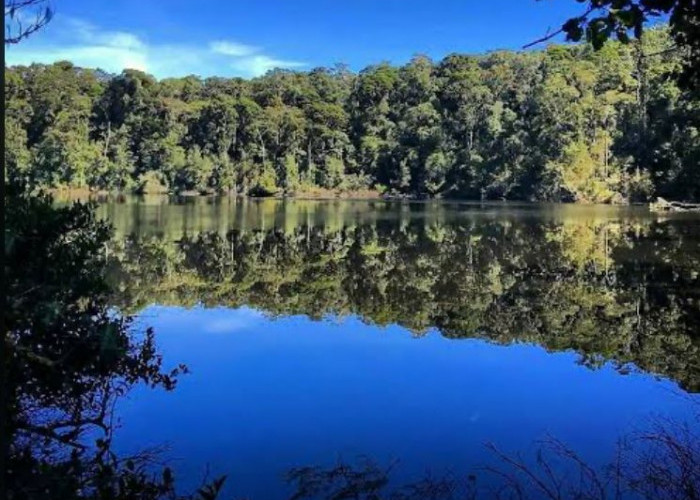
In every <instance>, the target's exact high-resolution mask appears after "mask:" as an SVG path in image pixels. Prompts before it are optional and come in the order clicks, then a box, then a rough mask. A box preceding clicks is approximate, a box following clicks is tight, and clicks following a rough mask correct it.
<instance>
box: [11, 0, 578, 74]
mask: <svg viewBox="0 0 700 500" xmlns="http://www.w3.org/2000/svg"><path fill="white" fill-rule="evenodd" d="M51 4H52V6H53V7H54V10H55V12H56V15H55V18H54V20H53V21H52V22H51V23H50V24H49V26H47V27H46V29H45V30H43V31H41V32H39V33H37V34H36V35H34V36H33V37H31V38H30V39H28V40H26V41H25V42H23V43H21V44H19V45H17V46H11V47H9V48H8V49H7V50H6V63H7V64H8V65H13V64H29V63H31V62H43V63H50V62H53V61H57V60H61V59H67V60H70V61H72V62H74V63H75V64H77V65H80V66H86V67H100V68H102V69H104V70H107V71H110V72H119V71H121V70H122V69H124V68H126V67H131V68H137V69H142V70H144V71H147V72H149V73H152V74H154V75H155V76H157V77H159V78H164V77H169V76H184V75H188V74H197V75H200V76H202V77H206V76H212V75H218V76H243V77H252V76H257V75H260V74H264V73H265V72H266V71H267V70H269V69H272V68H274V67H284V68H291V69H311V68H314V67H317V66H332V65H333V64H335V63H346V64H348V65H349V66H350V67H351V69H353V70H360V69H362V68H363V67H365V66H367V65H369V64H373V63H377V62H381V61H389V62H391V63H394V64H402V63H404V62H406V61H407V60H409V59H410V57H411V56H412V55H414V54H417V53H421V54H427V55H429V56H430V57H432V58H434V59H440V58H442V57H444V56H445V55H447V54H449V53H452V52H465V53H479V52H486V51H489V50H495V49H502V48H507V49H518V48H520V47H522V46H523V45H524V44H526V43H527V42H530V41H532V40H534V39H536V38H539V37H540V36H542V35H543V34H544V33H545V32H546V31H547V29H548V28H550V27H551V28H552V29H555V28H557V27H559V26H560V25H561V23H562V22H563V21H564V20H565V19H567V18H568V17H570V16H572V15H575V14H577V13H579V11H580V9H581V4H579V3H577V2H576V1H574V0H480V1H476V0H433V1H426V0H344V1H338V0H336V1H332V0H286V1H285V0H267V1H265V0H228V1H227V0H200V1H192V0H113V1H101V0H100V1H94V0H51Z"/></svg>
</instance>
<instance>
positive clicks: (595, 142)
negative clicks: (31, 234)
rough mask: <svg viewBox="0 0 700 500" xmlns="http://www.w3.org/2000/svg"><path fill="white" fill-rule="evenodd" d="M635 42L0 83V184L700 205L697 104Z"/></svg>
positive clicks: (668, 57)
mask: <svg viewBox="0 0 700 500" xmlns="http://www.w3.org/2000/svg"><path fill="white" fill-rule="evenodd" d="M672 46H673V43H672V41H671V39H670V38H669V36H668V33H667V30H666V29H664V28H660V29H654V30H650V31H649V32H647V33H645V35H644V38H643V40H642V42H641V43H638V42H634V43H630V44H629V45H623V44H620V43H617V42H608V43H607V44H606V46H605V47H603V48H602V49H601V50H600V51H597V52H596V51H594V50H593V49H592V48H590V47H589V46H587V45H568V46H556V45H555V46H550V47H548V48H547V49H546V50H542V51H534V52H509V51H498V52H492V53H489V54H486V55H479V56H471V55H461V54H453V55H449V56H447V57H445V58H444V59H443V60H441V61H440V62H437V63H434V62H432V61H431V60H430V59H428V58H427V57H424V56H416V57H414V58H413V59H412V60H411V61H410V62H409V63H408V64H406V65H404V66H401V67H395V66H391V65H389V64H385V63H382V64H378V65H375V66H370V67H368V68H366V69H364V70H363V71H361V72H360V73H359V74H354V73H352V72H350V71H349V70H348V69H347V68H346V67H344V66H336V67H335V68H332V69H328V68H317V69H313V70H311V71H309V72H297V71H285V70H275V71H271V72H269V73H268V74H266V75H265V76H263V77H259V78H254V79H252V80H244V79H241V78H218V77H213V78H207V79H204V80H202V79H200V78H198V77H195V76H188V77H185V78H168V79H163V80H160V81H158V80H156V79H155V78H153V77H152V76H150V75H147V74H145V73H143V72H140V71H136V70H125V71H124V72H123V73H122V74H120V75H117V76H115V75H109V74H106V73H104V72H101V71H99V70H91V69H83V68H78V67H75V66H73V65H72V64H71V63H69V62H58V63H55V64H52V65H41V64H34V65H31V66H28V67H24V66H17V67H11V68H6V69H5V99H6V116H5V126H6V135H5V148H6V149H5V161H6V166H7V169H6V174H5V175H6V177H7V180H14V179H16V180H20V181H22V182H28V183H30V184H31V185H34V186H42V187H69V188H88V187H89V188H92V189H102V190H122V191H130V190H137V191H138V190H141V191H150V192H153V191H171V192H183V191H198V192H214V191H235V192H238V193H246V194H258V195H271V194H277V193H286V194H291V193H298V192H302V191H310V190H313V189H316V188H325V189H333V190H359V189H368V188H369V189H374V190H377V191H380V192H385V193H390V194H397V195H413V196H426V197H434V196H443V197H461V198H471V199H504V198H505V199H522V200H565V201H592V202H617V201H635V200H644V199H648V198H650V197H652V196H657V195H660V196H665V197H668V198H673V199H687V200H693V199H694V200H697V199H700V98H699V96H698V95H695V94H693V93H692V92H691V91H683V90H681V89H679V87H678V86H677V84H676V83H675V79H674V75H675V73H676V72H677V70H678V68H679V67H680V63H681V62H682V61H681V57H682V54H680V53H678V52H675V51H673V50H670V51H669V48H671V47H672Z"/></svg>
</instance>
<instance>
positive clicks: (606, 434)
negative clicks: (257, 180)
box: [99, 198, 700, 498]
mask: <svg viewBox="0 0 700 500" xmlns="http://www.w3.org/2000/svg"><path fill="white" fill-rule="evenodd" d="M99 211H100V214H101V216H103V217H105V218H106V219H108V220H110V221H111V222H113V224H114V225H115V227H116V237H115V241H114V244H113V246H112V247H111V248H110V249H109V252H110V256H111V258H112V260H113V263H112V273H111V279H112V280H113V282H114V284H115V286H116V289H117V290H118V293H117V294H116V295H115V297H114V303H115V306H118V307H119V308H121V309H122V310H124V311H127V312H130V313H135V314H137V316H138V325H139V326H153V327H154V328H155V330H156V332H157V339H158V344H159V346H160V348H161V350H162V351H163V353H164V359H165V364H166V365H168V364H176V363H180V362H183V363H186V364H187V365H188V366H189V368H190V370H191V372H192V373H191V374H190V375H188V376H185V377H183V378H182V379H181V382H180V385H179V386H178V388H177V389H176V390H175V391H174V392H171V393H164V392H154V391H147V390H138V391H135V392H133V393H132V394H131V395H130V396H129V398H128V399H127V400H126V401H124V402H123V404H122V405H121V407H120V409H119V413H120V418H121V420H122V427H121V429H120V430H119V433H118V440H119V441H118V442H119V446H120V447H121V449H123V450H127V451H134V450H138V449H140V448H142V447H144V446H147V445H159V444H163V443H168V444H169V445H170V451H169V453H168V456H170V457H172V463H173V465H174V468H175V469H176V471H177V473H178V474H179V476H180V477H181V479H183V480H184V482H185V484H186V485H198V484H199V482H200V481H201V479H202V478H203V476H204V474H205V470H206V467H207V466H208V468H209V474H210V476H214V475H218V474H224V473H225V474H228V475H229V480H228V485H229V488H230V491H232V492H235V493H236V494H237V495H238V496H250V497H251V498H277V497H284V495H285V493H288V492H289V487H288V486H286V485H285V483H284V481H283V475H284V472H285V471H286V470H288V469H289V468H290V467H295V466H303V465H318V464H321V465H330V464H333V463H334V462H335V461H336V460H338V459H339V457H340V458H342V459H345V460H348V461H352V460H354V459H355V458H356V457H358V456H360V455H366V456H370V457H373V458H375V459H376V460H378V461H380V462H382V463H388V462H390V461H391V460H393V459H400V467H398V468H397V472H396V475H395V476H394V477H395V479H396V480H398V481H400V480H401V479H402V478H404V477H405V478H409V477H410V478H415V476H416V475H417V474H421V473H423V472H424V471H425V470H427V469H430V470H432V471H434V472H436V473H441V472H444V471H452V472H455V473H459V474H462V473H469V472H470V471H472V470H473V469H474V468H475V467H477V466H480V465H483V464H485V463H488V462H489V460H491V459H492V458H493V457H492V456H491V455H490V454H489V452H488V451H487V450H486V448H485V447H484V443H485V442H493V443H495V444H496V445H498V446H499V447H501V448H503V449H505V450H508V451H513V452H515V451H524V452H527V451H528V450H530V451H531V450H532V449H533V446H534V445H533V442H534V441H535V440H537V439H539V438H542V437H543V436H545V435H547V434H551V435H553V436H556V437H557V438H559V439H561V440H563V441H565V442H566V443H568V444H569V445H570V446H571V447H573V448H574V449H576V450H577V451H578V452H579V453H580V454H581V455H582V456H583V457H584V458H585V459H586V460H589V461H590V462H591V463H593V464H602V463H604V462H606V461H607V460H608V459H610V458H611V454H612V453H613V451H614V446H615V442H616V440H617V439H618V437H619V436H621V435H622V434H623V433H625V432H628V431H630V430H631V429H632V428H635V427H640V426H642V427H643V426H644V425H645V422H646V421H647V419H648V418H649V417H650V416H652V415H666V416H670V417H672V418H678V419H684V418H687V417H688V416H689V415H690V413H691V411H692V406H693V404H697V403H698V396H697V393H698V391H700V361H699V360H700V331H699V330H700V327H699V326H698V325H700V276H699V273H700V217H698V216H691V215H676V216H659V215H655V214H651V213H649V212H648V210H647V209H646V208H645V207H622V208H620V207H599V206H588V207H580V206H570V205H527V204H478V203H437V202H435V203H432V202H431V203H413V204H409V203H390V202H378V201H332V202H320V201H317V202H304V201H286V202H285V201H279V200H266V201H249V200H248V201H246V200H240V199H239V200H236V199H232V198H209V199H190V200H179V201H178V200H175V199H168V198H149V199H135V198H134V199H131V198H129V199H126V200H122V201H121V202H105V203H103V204H101V205H100V206H99Z"/></svg>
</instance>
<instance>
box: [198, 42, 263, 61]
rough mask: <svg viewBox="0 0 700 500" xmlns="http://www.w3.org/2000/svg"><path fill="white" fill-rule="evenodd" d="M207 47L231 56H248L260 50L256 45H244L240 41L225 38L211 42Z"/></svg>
mask: <svg viewBox="0 0 700 500" xmlns="http://www.w3.org/2000/svg"><path fill="white" fill-rule="evenodd" d="M209 48H210V49H211V51H212V52H216V53H217V54H223V55H226V56H233V57H243V56H249V55H251V54H255V53H256V52H259V51H260V49H259V48H258V47H253V46H252V45H244V44H242V43H238V42H229V41H226V40H220V41H218V42H212V43H210V44H209Z"/></svg>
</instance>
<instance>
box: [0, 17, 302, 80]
mask: <svg viewBox="0 0 700 500" xmlns="http://www.w3.org/2000/svg"><path fill="white" fill-rule="evenodd" d="M54 23H56V24H57V25H58V26H53V27H54V28H55V29H56V31H53V32H52V33H54V34H55V35H57V38H58V39H54V40H47V37H48V36H49V34H50V32H48V31H47V32H46V33H42V34H41V35H42V36H39V35H37V36H36V37H34V38H30V39H29V40H28V41H27V42H25V43H23V44H20V45H16V46H13V47H10V48H8V50H7V51H6V54H5V57H6V64H8V65H18V64H21V65H29V64H31V63H35V62H36V63H45V64H50V63H53V62H56V61H60V60H68V61H71V62H72V63H73V64H75V65H77V66H83V67H89V68H100V69H103V70H105V71H108V72H111V73H120V72H121V71H122V70H123V69H127V68H131V69H139V70H142V71H146V72H148V73H152V74H153V75H155V76H156V77H158V78H165V77H171V76H185V75H189V74H197V75H200V76H203V77H206V76H214V75H216V76H245V77H253V76H260V75H263V74H264V73H266V72H267V71H269V70H271V69H273V68H299V67H303V66H304V65H305V64H304V63H302V62H299V61H288V60H283V59H277V58H275V57H272V56H269V55H266V54H265V53H264V51H263V49H261V48H258V47H255V46H252V45H247V44H243V43H239V42H236V41H233V40H217V41H212V42H211V43H209V44H208V45H204V46H201V45H185V44H172V43H167V44H163V43H161V44H153V43H147V42H146V41H145V40H143V39H142V38H141V37H139V36H138V35H137V34H135V33H129V32H126V31H105V30H102V29H100V28H99V27H97V26H95V25H93V24H91V23H89V22H86V21H84V20H81V19H74V18H66V17H64V18H63V19H62V20H61V21H60V22H59V21H58V18H57V19H56V20H55V21H54Z"/></svg>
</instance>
